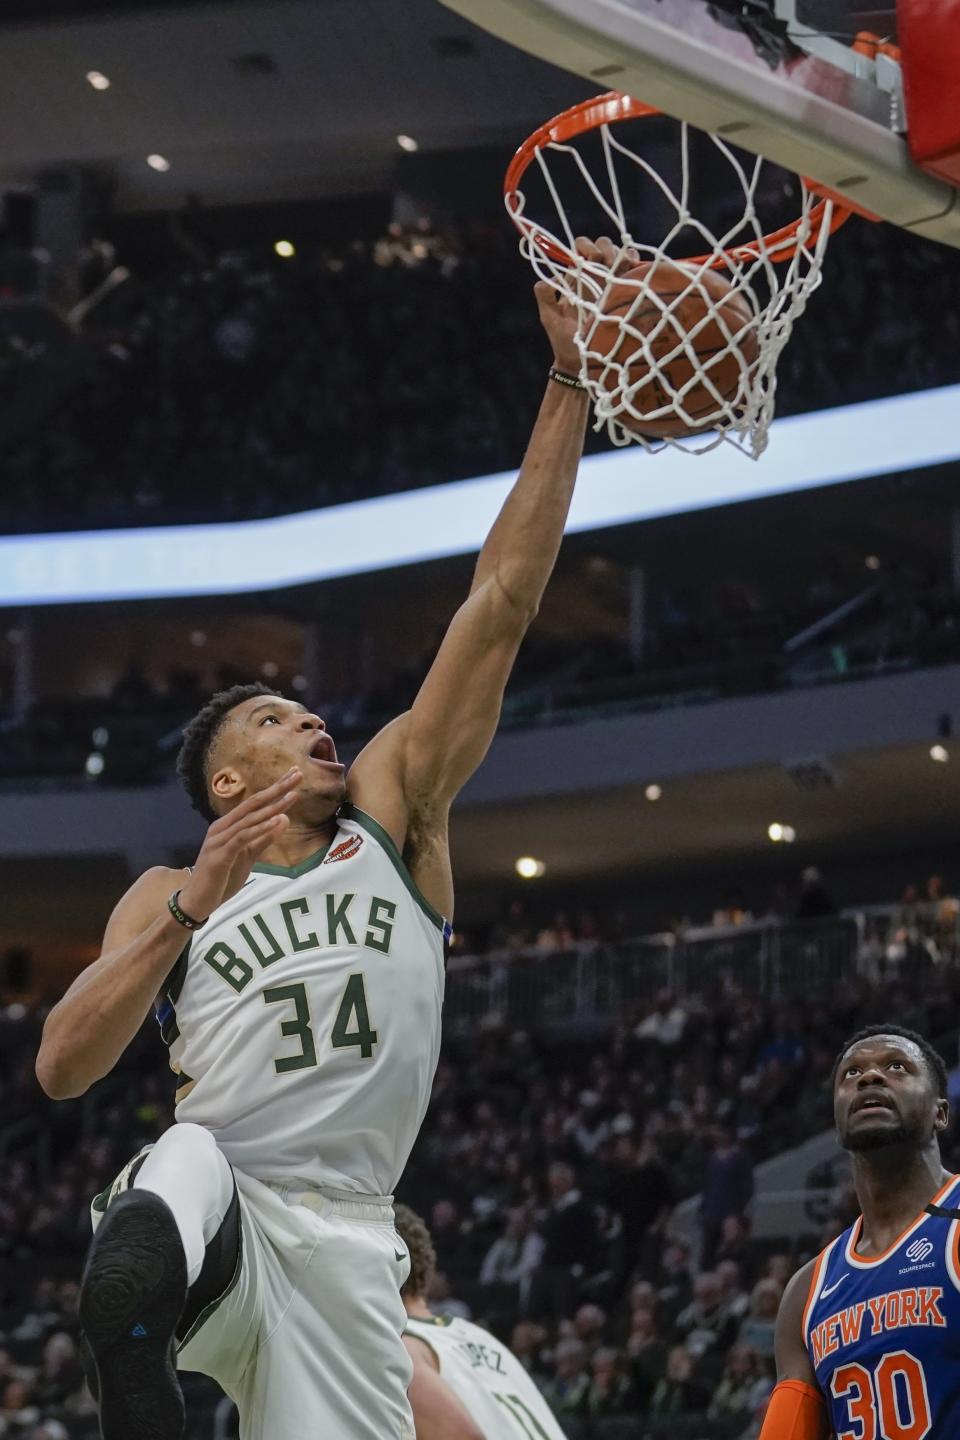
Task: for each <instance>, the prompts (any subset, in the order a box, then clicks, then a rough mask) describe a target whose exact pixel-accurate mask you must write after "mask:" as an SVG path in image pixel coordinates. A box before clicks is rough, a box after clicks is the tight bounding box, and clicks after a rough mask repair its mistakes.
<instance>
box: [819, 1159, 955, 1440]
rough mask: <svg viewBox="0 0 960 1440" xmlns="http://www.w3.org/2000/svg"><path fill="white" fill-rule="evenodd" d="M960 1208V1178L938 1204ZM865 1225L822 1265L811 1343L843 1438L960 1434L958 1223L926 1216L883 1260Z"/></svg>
mask: <svg viewBox="0 0 960 1440" xmlns="http://www.w3.org/2000/svg"><path fill="white" fill-rule="evenodd" d="M930 1203H931V1206H934V1207H936V1206H942V1207H944V1208H946V1209H948V1210H951V1211H955V1210H957V1209H958V1208H960V1176H957V1175H952V1176H951V1177H950V1179H949V1180H948V1181H947V1182H946V1184H945V1185H944V1186H943V1187H942V1188H941V1189H940V1190H939V1191H938V1192H937V1194H936V1195H935V1196H934V1197H933V1200H932V1201H931V1202H930ZM861 1224H862V1220H861V1219H858V1220H857V1221H856V1223H855V1224H854V1225H852V1226H851V1227H850V1229H849V1230H846V1231H844V1233H843V1234H842V1235H840V1236H839V1237H838V1238H837V1239H836V1240H834V1241H833V1243H832V1244H831V1245H828V1246H827V1248H826V1250H824V1251H823V1253H822V1255H821V1256H820V1257H819V1259H818V1260H817V1263H816V1265H815V1267H814V1272H813V1280H812V1282H811V1285H810V1294H809V1296H808V1297H807V1304H806V1309H805V1310H804V1313H803V1337H804V1343H805V1344H806V1347H807V1352H808V1354H809V1356H810V1362H811V1364H812V1365H813V1368H814V1370H815V1371H816V1376H817V1383H818V1384H819V1386H820V1389H821V1390H822V1391H823V1394H824V1396H825V1397H826V1401H827V1405H828V1407H829V1412H830V1419H831V1423H832V1425H833V1430H834V1433H835V1435H836V1437H837V1440H925V1437H927V1436H929V1437H931V1440H957V1437H960V1221H958V1220H957V1219H955V1218H953V1216H952V1215H938V1214H930V1213H929V1212H928V1211H924V1212H923V1213H922V1214H921V1215H919V1216H918V1217H917V1219H916V1220H915V1221H914V1222H913V1224H912V1225H911V1226H910V1227H909V1228H908V1229H907V1230H905V1231H904V1233H903V1234H902V1235H901V1236H900V1238H899V1240H897V1241H896V1242H895V1243H894V1244H893V1245H892V1246H891V1247H890V1249H889V1250H887V1251H886V1252H885V1253H884V1254H883V1255H877V1256H875V1257H871V1258H867V1257H864V1256H860V1255H858V1254H857V1241H858V1240H859V1238H860V1230H861Z"/></svg>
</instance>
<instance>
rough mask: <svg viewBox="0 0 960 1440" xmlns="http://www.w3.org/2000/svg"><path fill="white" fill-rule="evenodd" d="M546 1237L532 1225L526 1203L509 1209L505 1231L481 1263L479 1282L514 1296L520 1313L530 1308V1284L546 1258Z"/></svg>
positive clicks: (531, 1218)
mask: <svg viewBox="0 0 960 1440" xmlns="http://www.w3.org/2000/svg"><path fill="white" fill-rule="evenodd" d="M543 1248H544V1242H543V1237H542V1236H540V1235H538V1234H537V1232H536V1231H535V1230H534V1228H533V1217H532V1215H531V1213H530V1211H529V1209H527V1207H526V1206H523V1205H518V1206H517V1208H516V1209H514V1210H511V1211H510V1212H509V1215H508V1218H507V1223H506V1226H505V1227H504V1232H503V1234H502V1235H501V1236H500V1237H499V1238H498V1239H496V1240H494V1242H493V1244H492V1245H491V1246H490V1249H489V1250H488V1251H487V1253H486V1255H485V1256H484V1258H483V1264H482V1265H481V1266H480V1284H481V1285H482V1286H484V1287H486V1288H488V1289H489V1288H491V1287H497V1288H498V1289H500V1290H503V1289H504V1288H505V1289H506V1290H507V1291H508V1292H510V1293H511V1294H512V1295H513V1298H514V1299H515V1303H516V1305H517V1306H518V1307H519V1309H520V1311H521V1312H525V1311H526V1310H527V1309H528V1307H529V1301H530V1285H531V1282H532V1280H533V1275H534V1272H535V1271H536V1269H537V1267H538V1266H539V1264H540V1262H541V1260H542V1258H543Z"/></svg>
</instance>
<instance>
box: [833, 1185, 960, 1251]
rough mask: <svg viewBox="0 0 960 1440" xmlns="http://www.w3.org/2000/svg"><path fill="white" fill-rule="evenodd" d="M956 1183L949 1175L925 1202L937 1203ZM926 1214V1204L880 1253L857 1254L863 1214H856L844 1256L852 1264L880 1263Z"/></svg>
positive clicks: (920, 1223) (896, 1247)
mask: <svg viewBox="0 0 960 1440" xmlns="http://www.w3.org/2000/svg"><path fill="white" fill-rule="evenodd" d="M956 1183H957V1176H956V1175H951V1176H950V1178H949V1180H945V1181H944V1182H943V1184H942V1185H941V1186H940V1189H939V1190H938V1191H937V1193H936V1195H934V1196H933V1198H932V1199H931V1200H928V1201H927V1204H928V1205H939V1203H940V1201H941V1200H942V1199H943V1197H944V1195H946V1193H947V1191H948V1190H949V1189H950V1187H951V1185H955V1184H956ZM926 1214H927V1210H926V1206H924V1208H923V1209H922V1210H921V1211H920V1214H919V1215H918V1216H917V1217H916V1219H915V1220H911V1222H910V1224H909V1225H908V1226H907V1228H906V1230H904V1231H903V1232H902V1233H901V1234H900V1235H898V1236H897V1238H896V1240H894V1242H893V1244H892V1245H888V1246H887V1248H886V1250H884V1252H883V1254H882V1255H858V1254H857V1245H858V1244H859V1243H860V1236H861V1233H862V1231H863V1216H862V1215H858V1216H857V1218H856V1220H855V1221H854V1225H853V1230H852V1231H851V1233H850V1239H849V1242H848V1244H847V1257H846V1258H847V1259H848V1260H849V1261H851V1262H852V1264H854V1265H864V1266H867V1265H881V1264H882V1263H883V1261H884V1260H887V1259H889V1257H890V1256H891V1255H892V1254H893V1252H894V1250H897V1249H898V1248H899V1247H900V1246H901V1245H902V1244H903V1242H904V1240H906V1238H907V1236H908V1235H909V1234H910V1233H911V1231H913V1230H916V1228H917V1226H918V1225H922V1224H923V1221H924V1220H925V1219H926Z"/></svg>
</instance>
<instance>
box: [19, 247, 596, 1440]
mask: <svg viewBox="0 0 960 1440" xmlns="http://www.w3.org/2000/svg"><path fill="white" fill-rule="evenodd" d="M581 248H582V249H583V251H584V253H585V254H587V255H588V256H589V255H591V254H593V253H596V252H594V251H593V249H592V246H591V245H590V243H589V242H583V245H582V247H581ZM599 253H601V255H602V256H603V258H604V259H605V260H607V261H609V260H610V259H611V258H612V257H613V247H612V246H610V245H609V242H603V243H602V244H601V246H600V252H599ZM536 298H537V302H538V305H539V309H540V317H541V320H542V322H543V325H544V328H545V329H546V332H547V335H548V337H549V339H550V341H551V344H552V346H553V359H554V365H553V368H552V369H551V371H550V379H549V381H548V383H547V387H546V394H545V397H544V400H543V404H542V407H541V410H540V413H539V416H538V418H537V422H536V426H535V428H534V431H533V435H532V437H531V440H530V445H529V448H528V450H527V454H526V457H525V459H524V463H523V467H522V469H521V472H520V475H519V478H518V480H517V482H516V484H515V486H514V488H513V490H512V491H511V493H510V495H509V496H508V498H507V500H506V502H505V504H504V506H503V509H502V510H501V512H500V515H499V517H498V518H497V520H496V523H495V524H494V526H493V528H492V530H491V531H490V534H489V536H488V537H487V540H486V542H485V544H484V546H483V548H482V550H481V552H480V556H479V559H478V562H477V567H476V571H475V574H474V579H473V585H472V588H471V590H470V594H469V597H468V598H467V600H466V601H465V603H464V604H463V605H462V606H461V608H460V610H459V611H458V612H457V614H456V615H455V617H454V619H453V621H452V623H451V625H450V628H449V630H448V631H447V634H446V637H445V639H444V640H443V643H442V645H441V647H440V650H439V652H438V654H437V657H436V659H435V661H434V663H433V665H432V667H431V669H430V671H429V674H428V675H427V677H426V679H425V681H424V683H423V686H422V688H421V690H420V692H419V694H418V695H417V698H416V700H415V701H414V703H413V706H412V707H411V709H410V710H409V711H408V712H407V713H405V714H403V715H401V716H400V717H399V718H398V719H396V720H394V721H393V722H392V723H391V724H389V725H388V726H387V727H386V728H385V729H384V730H383V731H381V733H380V734H379V735H377V736H376V738H375V739H373V740H372V741H371V742H370V744H369V745H368V746H367V747H366V749H365V750H364V751H363V752H362V754H361V755H360V756H359V757H358V759H357V760H356V762H355V763H354V765H353V766H352V768H351V769H350V772H349V774H345V772H344V767H343V765H341V764H340V763H339V762H338V760H337V753H336V749H335V747H334V742H333V740H332V738H331V737H330V736H329V735H328V734H327V733H326V729H325V726H324V723H323V720H322V719H320V717H319V716H318V715H316V714H314V713H312V712H311V711H309V710H306V709H304V707H303V706H301V705H298V704H294V703H292V702H290V701H288V700H284V699H281V698H280V697H279V696H277V695H275V694H272V693H271V692H270V691H268V690H267V689H266V688H265V687H263V686H260V685H253V686H245V687H240V688H236V689H234V690H231V691H227V692H225V693H223V694H221V695H218V696H215V697H214V699H213V700H212V701H211V702H210V703H209V704H208V705H207V706H206V707H205V708H204V709H203V710H202V711H201V712H200V714H199V715H198V716H197V717H196V719H195V720H194V721H193V722H192V723H191V724H190V726H189V727H188V728H187V732H186V735H185V738H184V745H183V750H182V753H181V761H180V771H181V775H182V778H183V780H184V782H185V784H186V788H187V791H188V793H189V795H190V798H191V800H192V801H193V803H194V805H195V806H196V807H197V808H198V809H199V810H200V811H201V813H202V814H203V815H204V816H205V817H206V819H207V820H208V821H209V822H210V826H209V829H208V830H207V834H206V838H205V840H204V842H203V845H202V847H201V849H200V852H199V855H198V856H197V860H196V863H195V864H194V865H193V866H192V867H191V868H190V869H188V870H186V871H182V870H171V869H167V868H165V867H163V866H158V867H156V868H154V869H151V870H148V871H147V872H146V873H145V874H144V875H142V876H141V877H140V879H139V880H137V882H136V883H135V884H134V885H133V886H132V888H131V889H130V890H129V891H128V892H127V894H126V895H125V896H124V897H123V898H122V899H121V900H120V902H119V904H118V905H117V907H116V909H115V910H114V912H113V914H112V916H111V918H110V921H109V924H108V926H107V930H106V935H105V937H104V941H103V948H102V953H101V955H100V958H99V959H98V960H97V961H96V962H95V963H94V964H93V965H91V966H90V967H89V968H88V969H87V970H86V971H84V973H83V974H82V975H81V976H80V977H79V978H78V979H77V980H76V981H75V982H74V984H73V985H72V986H71V988H70V990H69V991H68V992H67V994H66V995H65V996H64V998H63V999H62V1000H61V1001H60V1003H59V1004H58V1005H57V1006H56V1007H55V1008H54V1009H53V1010H52V1011H51V1013H50V1016H49V1018H48V1019H47V1022H46V1025H45V1027H44V1034H43V1042H42V1046H41V1049H40V1053H39V1056H38V1059H37V1074H38V1077H39V1079H40V1081H41V1084H42V1085H43V1087H44V1089H45V1090H46V1091H47V1093H48V1094H50V1095H52V1096H54V1097H69V1096H76V1095H82V1094H83V1093H84V1091H85V1090H87V1088H88V1087H89V1086H90V1085H92V1084H93V1083H94V1082H95V1081H97V1080H99V1079H100V1078H101V1077H102V1076H104V1075H106V1074H108V1073H109V1072H110V1070H111V1069H112V1068H113V1066H114V1064H115V1063H116V1061H117V1059H118V1058H119V1056H120V1055H121V1054H122V1052H123V1051H124V1049H125V1048H126V1046H127V1045H128V1044H129V1043H130V1041H131V1040H132V1039H133V1037H134V1035H135V1034H136V1033H137V1031H138V1029H139V1028H140V1026H141V1024H142V1023H143V1020H144V1018H145V1017H146V1015H147V1014H148V1013H149V1011H150V1008H151V1006H152V1005H153V1004H154V1001H155V999H156V997H158V996H159V997H160V998H159V1002H158V1012H159V1018H160V1021H161V1027H162V1032H163V1035H164V1038H165V1040H166V1041H167V1043H168V1044H169V1046H170V1057H171V1062H172V1064H173V1068H174V1069H175V1071H176V1072H177V1075H178V1080H179V1086H178V1090H177V1110H176V1118H177V1122H178V1123H177V1124H175V1125H174V1126H173V1127H172V1128H171V1129H170V1130H168V1131H167V1132H166V1133H165V1134H164V1135H163V1136H162V1137H161V1139H160V1140H159V1141H158V1142H157V1144H156V1145H155V1146H154V1147H153V1148H151V1149H149V1150H148V1151H147V1152H145V1153H144V1154H141V1155H140V1156H138V1157H136V1158H135V1159H134V1160H133V1161H132V1162H131V1163H130V1164H129V1165H128V1166H127V1167H126V1168H125V1170H124V1171H123V1172H122V1173H121V1175H120V1176H118V1177H117V1179H116V1180H115V1181H114V1183H113V1185H112V1186H111V1187H110V1189H109V1191H108V1192H106V1194H104V1195H102V1196H99V1197H97V1200H96V1201H95V1202H94V1222H95V1227H96V1234H95V1238H94V1241H93V1244H92V1247H91V1250H90V1254H89V1257H88V1261H87V1265H86V1269H85V1272H84V1279H83V1287H82V1296H81V1322H82V1327H83V1332H84V1345H85V1353H86V1358H87V1362H88V1370H89V1372H90V1376H91V1383H92V1388H93V1389H94V1391H95V1393H96V1394H97V1395H98V1399H99V1407H100V1425H101V1430H102V1434H103V1437H104V1440H176V1437H179V1436H180V1435H181V1434H182V1431H183V1425H184V1414H183V1401H182V1396H181V1393H180V1388H179V1385H178V1383H177V1379H176V1374H175V1369H174V1367H175V1366H179V1367H180V1368H183V1369H187V1370H200V1371H202V1372H204V1373H206V1374H208V1375H211V1376H213V1378H214V1379H215V1380H217V1381H218V1382H219V1383H220V1384H221V1385H222V1386H223V1388H224V1389H225V1390H226V1391H227V1393H228V1394H229V1395H231V1396H232V1397H233V1398H234V1399H235V1400H236V1402H237V1405H238V1407H239V1410H240V1417H241V1436H242V1437H243V1440H317V1437H318V1436H329V1437H331V1440H388V1437H389V1440H399V1437H401V1436H402V1435H409V1434H410V1433H411V1432H410V1411H409V1405H408V1402H407V1395H406V1391H407V1385H408V1383H409V1379H410V1373H411V1366H410V1361H409V1357H408V1355H407V1352H406V1349H405V1348H404V1345H403V1341H402V1339H401V1335H402V1331H403V1327H404V1323H405V1315H404V1311H403V1306H402V1304H401V1301H400V1298H399V1286H400V1283H401V1282H402V1280H403V1279H404V1277H405V1275H406V1272H407V1265H408V1261H407V1255H406V1250H405V1248H404V1246H403V1245H402V1244H401V1243H400V1242H399V1240H398V1238H397V1235H396V1233H395V1230H394V1226H393V1211H392V1206H391V1201H390V1195H391V1192H392V1190H393V1187H394V1185H395V1183H396V1181H397V1179H398V1178H399V1176H400V1173H401V1171H402V1170H403V1168H404V1165H405V1164H406V1160H407V1156H408V1155H409V1153H410V1149H411V1147H412V1145H413V1141H414V1139H415V1137H416V1134H417V1131H418V1129H419V1126H420V1123H421V1121H422V1119H423V1115H424V1111H425V1110H426V1107H427V1101H428V1098H429V1095H430V1087H431V1082H432V1079H433V1074H434V1069H435V1066H436V1061H437V1053H438V1048H439V1043H440V1005H441V999H442V994H443V976H444V942H445V939H446V937H447V934H448V920H449V917H450V916H451V914H452V911H453V888H452V883H451V872H450V858H449V853H448V845H447V817H448V811H449V809H450V804H451V801H452V800H453V798H454V796H455V795H456V794H457V791H458V790H459V789H460V787H461V786H462V785H463V784H464V782H465V781H466V780H467V779H468V777H469V776H470V775H471V774H472V773H473V771H474V770H475V769H476V768H477V766H478V765H479V764H480V762H481V760H482V759H483V757H484V755H485V753H486V751H487V747H488V746H489V744H490V741H491V739H492V737H493V734H494V731H495V730H496V726H497V721H498V718H499V714H500V706H501V701H502V698H503V692H504V687H505V685H506V682H507V678H508V676H509V674H510V671H511V668H512V666H513V662H514V658H515V656H516V654H517V650H518V647H519V645H520V642H521V640H522V638H523V635H524V632H525V631H526V629H527V626H528V625H529V624H530V622H531V620H532V619H533V617H534V615H535V614H536V612H537V607H538V605H539V603H540V598H541V596H542V594H543V590H544V587H545V585H546V583H547V580H548V579H549V576H550V573H551V571H552V569H553V566H554V562H555V560H556V556H557V551H558V548H559V545H560V539H561V535H562V533H563V527H564V522H565V519H566V515H567V511H568V508H569V505H570V499H571V496H572V493H573V486H574V479H575V476H576V472H577V466H578V463H579V458H580V453H581V449H582V444H583V435H584V429H585V422H586V418H587V409H588V404H587V396H586V394H585V393H584V391H583V390H582V388H580V386H579V384H578V382H577V381H576V380H575V379H573V378H571V377H575V376H576V375H577V373H578V370H579V357H578V354H577V350H576V347H575V344H574V331H575V318H574V317H573V316H572V314H571V312H570V311H569V309H568V307H566V306H565V305H564V304H563V303H562V302H561V300H560V299H559V297H558V296H557V295H556V293H555V292H554V290H553V289H552V288H551V287H549V286H546V285H544V284H542V283H541V284H538V285H537V287H536ZM444 917H446V918H444Z"/></svg>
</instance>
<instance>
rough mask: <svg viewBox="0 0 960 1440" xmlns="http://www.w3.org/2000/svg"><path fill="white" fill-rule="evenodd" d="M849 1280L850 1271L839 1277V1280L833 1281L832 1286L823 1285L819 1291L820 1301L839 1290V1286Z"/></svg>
mask: <svg viewBox="0 0 960 1440" xmlns="http://www.w3.org/2000/svg"><path fill="white" fill-rule="evenodd" d="M849 1278H850V1271H849V1270H848V1271H847V1273H846V1275H841V1276H840V1279H839V1280H835V1281H834V1283H833V1284H832V1285H824V1287H823V1289H822V1290H821V1291H820V1299H821V1300H826V1299H827V1297H828V1296H830V1295H832V1294H833V1292H834V1290H839V1288H840V1286H841V1285H842V1284H843V1282H844V1280H848V1279H849Z"/></svg>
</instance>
